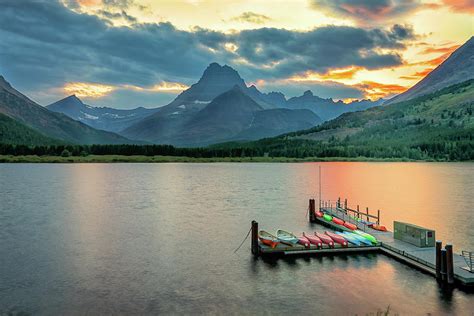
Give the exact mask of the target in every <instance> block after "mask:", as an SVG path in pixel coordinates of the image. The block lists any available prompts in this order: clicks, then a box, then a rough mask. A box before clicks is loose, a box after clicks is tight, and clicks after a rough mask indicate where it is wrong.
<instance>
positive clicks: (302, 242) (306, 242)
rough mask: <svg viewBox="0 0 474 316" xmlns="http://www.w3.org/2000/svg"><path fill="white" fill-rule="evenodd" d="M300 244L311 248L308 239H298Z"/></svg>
mask: <svg viewBox="0 0 474 316" xmlns="http://www.w3.org/2000/svg"><path fill="white" fill-rule="evenodd" d="M298 243H299V244H300V245H303V246H305V247H306V248H309V245H310V242H309V240H308V239H307V238H306V237H304V236H303V237H298Z"/></svg>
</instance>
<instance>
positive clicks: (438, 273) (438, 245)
mask: <svg viewBox="0 0 474 316" xmlns="http://www.w3.org/2000/svg"><path fill="white" fill-rule="evenodd" d="M442 246H443V243H442V242H441V240H437V241H436V279H438V280H441V247H442Z"/></svg>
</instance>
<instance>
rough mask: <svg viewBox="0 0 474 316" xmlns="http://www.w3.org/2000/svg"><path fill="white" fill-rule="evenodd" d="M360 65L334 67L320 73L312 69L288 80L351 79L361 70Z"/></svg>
mask: <svg viewBox="0 0 474 316" xmlns="http://www.w3.org/2000/svg"><path fill="white" fill-rule="evenodd" d="M362 69H363V68H362V67H354V66H353V67H349V68H334V69H329V70H328V71H327V72H325V73H323V74H320V73H317V72H314V71H311V70H310V71H306V72H304V73H303V74H300V75H295V76H293V77H291V78H289V80H293V81H314V80H344V79H352V78H354V75H355V74H356V73H357V72H358V71H360V70H362Z"/></svg>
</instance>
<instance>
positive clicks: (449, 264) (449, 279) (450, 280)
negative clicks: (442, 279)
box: [444, 244, 454, 284]
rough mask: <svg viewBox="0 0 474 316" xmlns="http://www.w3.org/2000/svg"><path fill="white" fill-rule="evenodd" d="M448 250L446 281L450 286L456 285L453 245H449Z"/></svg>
mask: <svg viewBox="0 0 474 316" xmlns="http://www.w3.org/2000/svg"><path fill="white" fill-rule="evenodd" d="M444 248H445V249H446V281H447V282H448V284H453V283H454V266H453V245H451V244H447V245H446V246H445V247H444Z"/></svg>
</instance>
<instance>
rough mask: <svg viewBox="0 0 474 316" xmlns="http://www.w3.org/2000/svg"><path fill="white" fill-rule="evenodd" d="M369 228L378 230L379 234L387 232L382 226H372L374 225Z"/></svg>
mask: <svg viewBox="0 0 474 316" xmlns="http://www.w3.org/2000/svg"><path fill="white" fill-rule="evenodd" d="M370 227H371V228H372V229H375V230H379V231H381V232H386V231H387V227H385V226H382V225H377V224H374V225H370Z"/></svg>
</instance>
